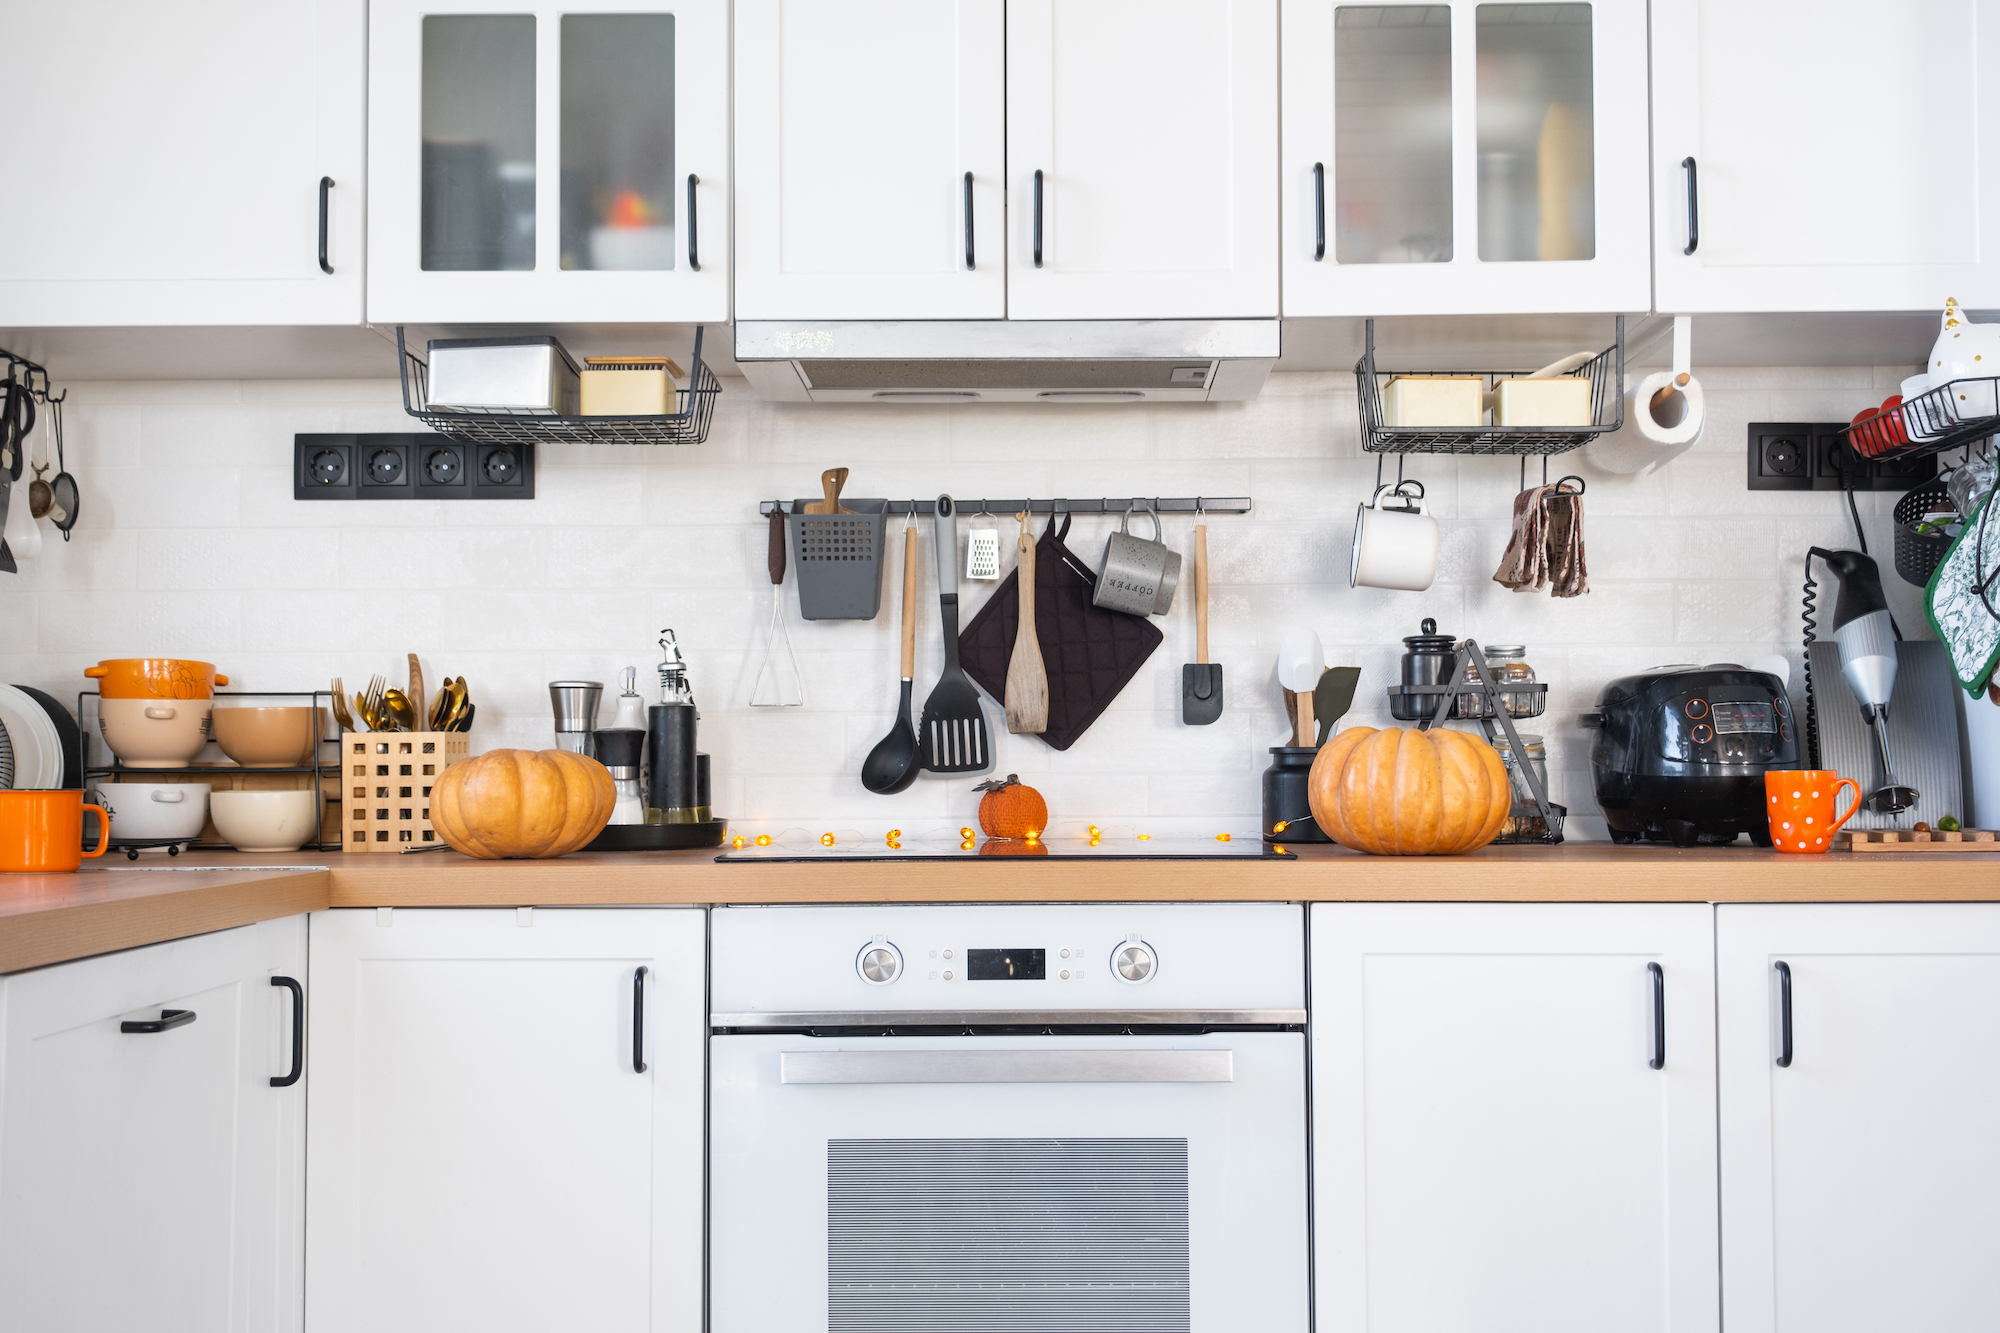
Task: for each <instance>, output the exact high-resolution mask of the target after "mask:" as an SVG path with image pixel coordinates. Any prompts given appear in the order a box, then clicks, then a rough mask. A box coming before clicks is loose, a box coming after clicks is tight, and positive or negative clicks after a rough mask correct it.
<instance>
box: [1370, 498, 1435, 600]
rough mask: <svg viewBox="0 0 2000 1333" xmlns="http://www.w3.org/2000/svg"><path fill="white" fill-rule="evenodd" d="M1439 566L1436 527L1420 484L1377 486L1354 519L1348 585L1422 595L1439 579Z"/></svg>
mask: <svg viewBox="0 0 2000 1333" xmlns="http://www.w3.org/2000/svg"><path fill="white" fill-rule="evenodd" d="M1407 487H1415V488H1416V489H1415V491H1414V493H1413V492H1411V491H1410V490H1407V489H1405V488H1407ZM1437 564H1438V525H1437V520H1436V519H1434V518H1432V517H1431V516H1430V511H1429V509H1428V508H1427V507H1426V505H1425V503H1424V484H1423V483H1422V482H1420V481H1417V480H1415V479H1414V478H1413V479H1411V480H1407V481H1401V482H1398V483H1396V484H1395V485H1394V486H1387V485H1384V486H1377V487H1376V488H1375V493H1374V494H1373V495H1371V496H1369V497H1368V502H1367V503H1366V504H1363V505H1361V506H1360V507H1359V508H1358V509H1357V510H1356V512H1355V515H1354V554H1353V558H1352V559H1351V560H1350V561H1349V563H1348V566H1347V586H1349V587H1350V588H1393V589H1396V590H1398V591H1400V592H1422V591H1423V590H1424V589H1426V588H1428V587H1430V586H1431V581H1432V580H1433V579H1435V578H1436V577H1437Z"/></svg>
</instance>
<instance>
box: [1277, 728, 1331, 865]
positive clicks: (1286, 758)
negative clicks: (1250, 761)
mask: <svg viewBox="0 0 2000 1333" xmlns="http://www.w3.org/2000/svg"><path fill="white" fill-rule="evenodd" d="M1318 754H1319V751H1318V750H1317V749H1315V748H1314V747H1312V746H1310V745H1274V746H1272V747H1271V766H1270V767H1269V768H1267V769H1265V770H1264V841H1265V842H1269V843H1284V842H1332V841H1333V839H1331V838H1329V837H1327V836H1326V834H1324V833H1322V832H1321V831H1320V827H1319V823H1318V821H1316V820H1315V819H1314V818H1313V813H1312V804H1311V802H1310V801H1309V800H1308V798H1307V796H1306V790H1307V779H1308V778H1309V777H1310V776H1311V774H1312V766H1313V759H1314V757H1315V756H1317V755H1318Z"/></svg>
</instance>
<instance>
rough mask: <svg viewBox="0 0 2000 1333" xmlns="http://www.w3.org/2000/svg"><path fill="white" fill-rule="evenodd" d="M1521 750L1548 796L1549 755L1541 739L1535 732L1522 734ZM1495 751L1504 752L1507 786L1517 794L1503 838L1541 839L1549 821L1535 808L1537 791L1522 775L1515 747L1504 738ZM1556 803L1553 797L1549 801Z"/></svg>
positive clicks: (1495, 746) (1494, 746)
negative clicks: (1523, 837)
mask: <svg viewBox="0 0 2000 1333" xmlns="http://www.w3.org/2000/svg"><path fill="white" fill-rule="evenodd" d="M1519 735H1520V737H1521V749H1522V751H1523V752H1524V753H1525V755H1526V757H1527V766H1528V768H1529V769H1532V770H1533V771H1534V775H1535V777H1536V778H1538V779H1540V781H1541V785H1542V791H1543V793H1544V795H1545V796H1546V795H1547V793H1548V790H1549V753H1548V748H1547V747H1546V746H1545V745H1544V744H1543V743H1542V738H1541V737H1540V736H1537V735H1534V734H1533V733H1531V732H1526V731H1524V732H1521V733H1519ZM1493 748H1494V749H1496V750H1498V751H1499V752H1500V762H1501V763H1502V764H1504V765H1505V766H1506V768H1507V786H1508V789H1509V790H1510V791H1511V792H1512V793H1513V809H1512V810H1511V811H1510V812H1509V814H1508V818H1507V823H1506V825H1505V826H1504V827H1503V828H1502V829H1501V836H1502V837H1513V836H1525V837H1541V836H1542V835H1544V834H1546V833H1547V832H1548V831H1549V826H1548V821H1547V820H1546V819H1545V818H1543V816H1542V813H1541V812H1540V811H1539V810H1537V809H1536V808H1535V789H1534V787H1533V786H1532V785H1531V784H1530V783H1529V781H1528V775H1527V773H1525V772H1523V771H1522V768H1521V763H1520V761H1519V759H1518V758H1517V756H1516V755H1515V754H1514V747H1513V745H1512V743H1511V742H1509V741H1508V739H1507V738H1506V737H1505V736H1504V735H1503V736H1500V737H1499V738H1497V739H1496V740H1495V741H1494V742H1493ZM1548 799H1551V800H1553V799H1554V798H1553V797H1548Z"/></svg>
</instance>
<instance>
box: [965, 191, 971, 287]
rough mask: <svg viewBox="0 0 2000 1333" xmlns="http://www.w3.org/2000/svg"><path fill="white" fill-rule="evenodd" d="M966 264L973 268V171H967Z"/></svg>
mask: <svg viewBox="0 0 2000 1333" xmlns="http://www.w3.org/2000/svg"><path fill="white" fill-rule="evenodd" d="M965 266H966V267H967V268H972V267H973V263H972V173H971V172H969V171H968V172H966V173H965Z"/></svg>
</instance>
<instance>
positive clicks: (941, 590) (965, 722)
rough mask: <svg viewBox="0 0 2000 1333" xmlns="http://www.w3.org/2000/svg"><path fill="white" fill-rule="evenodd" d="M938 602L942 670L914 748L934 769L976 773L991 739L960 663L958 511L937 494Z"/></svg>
mask: <svg viewBox="0 0 2000 1333" xmlns="http://www.w3.org/2000/svg"><path fill="white" fill-rule="evenodd" d="M937 562H938V607H939V610H940V612H941V614H942V616H943V619H944V674H943V675H941V676H939V677H938V683H937V685H936V687H935V688H933V689H932V690H931V697H930V698H928V699H926V700H924V716H923V723H922V725H921V726H919V727H918V728H917V753H918V755H919V757H920V759H921V760H922V763H923V766H924V767H925V768H927V769H929V770H930V771H931V772H933V773H979V772H983V771H985V770H986V769H988V768H991V767H992V766H993V741H992V737H991V736H990V735H989V734H988V732H987V730H986V716H985V714H984V713H982V712H981V711H980V708H979V690H978V689H977V687H975V686H974V685H973V683H972V681H971V679H970V678H969V677H968V676H967V675H966V674H965V671H964V669H963V668H962V667H960V666H959V664H958V510H957V509H956V507H954V506H953V504H952V502H951V497H950V496H949V495H940V496H939V497H938V498H937Z"/></svg>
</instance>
